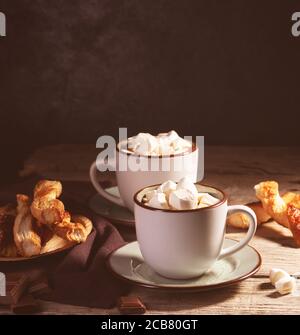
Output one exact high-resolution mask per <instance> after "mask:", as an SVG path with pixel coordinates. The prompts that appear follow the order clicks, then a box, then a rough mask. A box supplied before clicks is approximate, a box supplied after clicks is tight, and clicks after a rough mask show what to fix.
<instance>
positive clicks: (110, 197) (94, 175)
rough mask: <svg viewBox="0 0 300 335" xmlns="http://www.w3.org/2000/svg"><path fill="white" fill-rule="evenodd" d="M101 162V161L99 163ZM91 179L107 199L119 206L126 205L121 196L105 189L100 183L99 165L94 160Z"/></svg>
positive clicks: (97, 189)
mask: <svg viewBox="0 0 300 335" xmlns="http://www.w3.org/2000/svg"><path fill="white" fill-rule="evenodd" d="M98 164H101V163H98ZM90 179H91V182H92V184H93V186H94V187H95V189H96V191H97V192H98V193H99V194H100V195H101V196H102V197H103V198H105V199H107V200H109V201H111V202H113V203H114V204H117V205H119V206H123V207H125V204H124V202H123V200H122V199H121V198H120V197H116V196H114V195H112V194H110V193H108V192H106V191H105V189H104V188H103V187H102V186H101V185H100V184H99V182H98V180H97V165H96V162H94V163H93V164H92V165H91V167H90Z"/></svg>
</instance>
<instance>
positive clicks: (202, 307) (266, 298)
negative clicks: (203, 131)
mask: <svg viewBox="0 0 300 335" xmlns="http://www.w3.org/2000/svg"><path fill="white" fill-rule="evenodd" d="M96 155H97V151H96V150H95V149H94V148H93V147H90V146H71V145H68V146H57V147H48V148H43V149H42V150H40V151H38V152H36V153H34V154H33V155H32V156H31V157H30V158H29V159H28V160H27V161H26V162H25V164H24V169H23V171H22V172H21V174H22V175H28V174H30V173H39V174H42V175H44V176H48V177H52V178H61V179H62V180H74V179H75V180H81V181H82V180H88V167H89V164H90V163H91V162H92V161H93V160H94V159H95V158H96ZM50 163H51V164H50ZM299 172H300V157H299V148H296V147H295V148H285V147H276V148H271V147H270V148H269V147H264V148H254V147H206V151H205V179H204V181H205V183H209V184H212V185H216V186H219V187H221V188H223V189H224V190H225V191H226V192H227V193H228V194H229V195H230V203H232V204H236V203H247V202H249V201H253V200H255V196H254V191H253V186H254V185H255V184H256V183H257V182H259V181H262V180H268V179H274V180H276V181H278V182H279V184H280V189H281V191H282V192H285V191H298V192H299V191H300V174H299ZM105 178H107V177H106V176H105ZM110 178H113V177H111V176H110ZM227 232H228V237H230V238H233V239H240V238H241V237H242V236H243V234H244V233H243V231H240V230H236V229H232V228H228V229H227ZM121 233H122V234H123V235H124V236H125V238H126V239H127V240H133V239H134V232H133V231H132V230H130V229H129V230H128V229H127V228H126V229H124V228H121ZM250 245H252V246H254V247H255V248H256V249H257V250H258V251H259V252H260V253H261V255H262V259H263V262H262V267H261V269H260V271H259V272H258V273H257V274H255V275H254V276H253V277H251V278H249V279H247V280H245V281H243V282H241V283H240V284H237V285H233V286H230V287H226V288H223V289H218V290H215V291H207V292H201V293H180V292H178V293H176V294H175V293H169V292H163V291H158V290H151V289H144V288H139V287H133V289H132V291H131V293H130V294H131V295H134V296H136V295H137V296H139V297H140V298H141V300H142V301H143V302H144V303H145V305H146V306H147V313H148V314H300V296H299V297H295V296H292V295H286V296H280V295H279V294H277V293H276V292H275V290H274V288H273V287H272V286H271V285H270V283H269V280H268V273H269V270H270V268H272V267H279V268H283V269H285V270H286V271H288V272H290V273H294V272H296V271H300V262H299V259H300V248H299V249H297V248H296V247H295V245H294V242H293V239H292V235H291V233H290V231H289V230H288V229H286V228H284V227H282V226H279V225H278V224H277V223H275V222H269V223H267V224H264V225H263V226H261V227H259V228H258V230H257V232H256V235H255V237H254V239H253V240H252V241H251V243H250ZM299 286H300V285H299ZM41 307H42V309H41V313H42V314H90V313H92V314H118V313H119V312H118V310H117V309H116V308H114V309H95V308H86V307H78V306H70V305H62V304H58V303H52V302H43V301H41ZM0 313H2V314H3V313H4V314H5V313H10V311H9V310H8V309H5V308H1V307H0Z"/></svg>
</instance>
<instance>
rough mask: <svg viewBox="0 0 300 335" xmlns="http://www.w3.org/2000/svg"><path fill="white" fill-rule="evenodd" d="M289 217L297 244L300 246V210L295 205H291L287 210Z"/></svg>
mask: <svg viewBox="0 0 300 335" xmlns="http://www.w3.org/2000/svg"><path fill="white" fill-rule="evenodd" d="M287 217H288V220H289V227H290V230H291V232H292V234H293V237H294V240H295V242H296V244H297V245H298V246H300V208H297V207H296V206H295V205H294V204H293V203H290V204H289V205H288V209H287Z"/></svg>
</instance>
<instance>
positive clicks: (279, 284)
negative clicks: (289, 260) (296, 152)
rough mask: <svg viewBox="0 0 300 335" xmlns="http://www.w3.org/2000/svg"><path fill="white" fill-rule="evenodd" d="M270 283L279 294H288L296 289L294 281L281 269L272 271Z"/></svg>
mask: <svg viewBox="0 0 300 335" xmlns="http://www.w3.org/2000/svg"><path fill="white" fill-rule="evenodd" d="M270 281H271V283H272V284H273V285H274V286H275V288H276V290H277V291H278V292H279V293H280V294H288V293H291V292H294V291H295V289H296V279H295V278H294V277H291V276H290V275H289V274H288V273H287V272H286V271H284V270H282V269H272V270H271V271H270Z"/></svg>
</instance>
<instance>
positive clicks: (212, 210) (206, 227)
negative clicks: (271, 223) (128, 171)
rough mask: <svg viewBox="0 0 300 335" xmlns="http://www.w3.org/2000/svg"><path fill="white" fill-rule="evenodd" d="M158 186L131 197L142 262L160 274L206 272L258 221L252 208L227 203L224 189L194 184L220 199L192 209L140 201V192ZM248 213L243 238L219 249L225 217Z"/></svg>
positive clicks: (239, 245)
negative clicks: (179, 208)
mask: <svg viewBox="0 0 300 335" xmlns="http://www.w3.org/2000/svg"><path fill="white" fill-rule="evenodd" d="M157 186H158V185H154V186H150V187H146V188H144V189H142V190H141V191H138V192H137V193H136V195H135V197H134V201H135V207H134V216H135V227H136V234H137V240H138V243H139V246H140V250H141V253H142V255H143V257H144V259H145V262H146V263H147V264H148V265H149V266H150V267H151V268H152V269H153V270H154V271H156V272H157V273H159V274H160V275H162V276H164V277H167V278H173V279H189V278H194V277H197V276H200V275H201V274H203V273H205V272H206V271H207V270H208V269H209V268H211V266H212V265H213V264H214V262H216V261H217V260H218V259H221V258H223V257H226V256H229V255H231V254H233V253H235V252H237V251H238V250H240V249H241V248H243V247H244V246H245V245H246V244H247V243H248V242H249V241H250V240H251V238H252V237H253V235H254V234H255V231H256V226H257V221H256V216H255V213H254V212H253V210H252V209H250V208H249V207H247V206H242V205H234V206H228V205H227V197H226V195H225V194H224V192H223V191H221V190H219V189H217V188H215V187H211V186H206V185H201V184H196V186H197V188H198V191H199V192H208V193H210V194H211V195H213V196H214V197H216V198H218V199H219V200H220V201H219V202H218V203H217V204H215V205H212V206H209V207H204V208H197V209H191V210H182V211H176V210H169V209H156V208H152V207H149V206H147V205H145V204H143V203H142V198H143V195H144V194H145V193H146V192H147V191H149V190H151V189H154V188H156V187H157ZM236 211H238V212H244V213H245V214H247V215H249V216H250V218H251V220H250V226H249V229H248V232H247V233H246V236H245V237H244V239H242V240H241V241H240V242H237V243H236V244H235V245H234V246H231V247H229V248H226V249H222V246H223V241H224V235H225V228H226V216H227V215H228V214H231V213H233V212H236Z"/></svg>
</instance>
